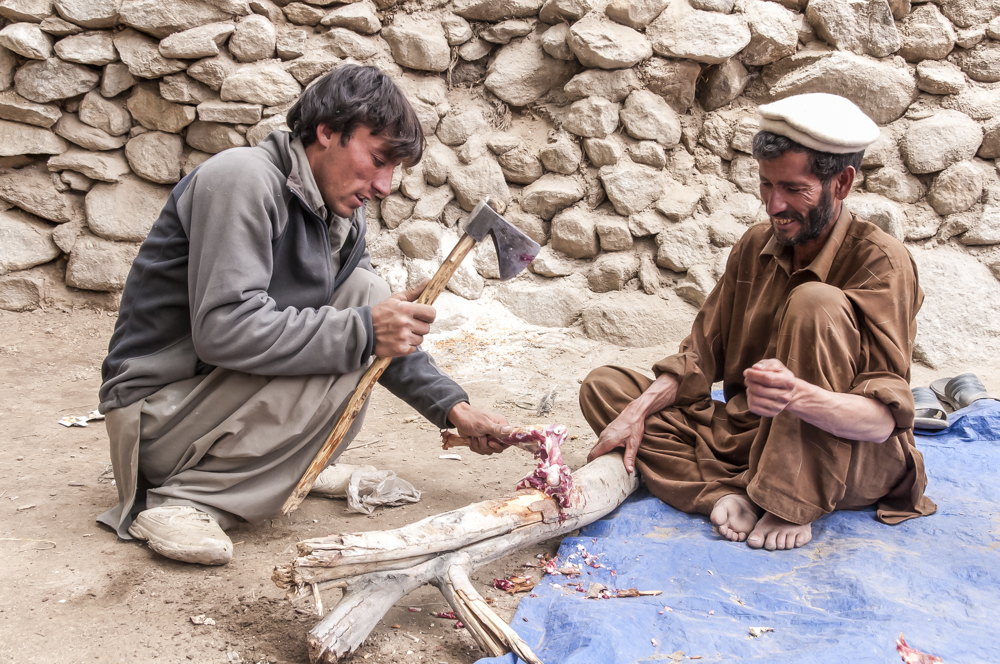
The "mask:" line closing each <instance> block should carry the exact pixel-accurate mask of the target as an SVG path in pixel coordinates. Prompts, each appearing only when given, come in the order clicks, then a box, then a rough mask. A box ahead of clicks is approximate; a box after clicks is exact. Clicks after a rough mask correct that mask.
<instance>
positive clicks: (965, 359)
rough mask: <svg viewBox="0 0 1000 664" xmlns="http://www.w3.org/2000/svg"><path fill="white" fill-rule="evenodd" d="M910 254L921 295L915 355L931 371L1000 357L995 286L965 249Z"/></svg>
mask: <svg viewBox="0 0 1000 664" xmlns="http://www.w3.org/2000/svg"><path fill="white" fill-rule="evenodd" d="M911 251H912V252H913V257H914V259H915V260H916V262H917V269H918V270H919V271H920V287H921V288H922V289H923V291H924V304H923V306H922V307H921V308H920V312H919V313H918V314H917V339H916V342H915V344H914V349H913V354H914V356H915V357H916V358H918V359H920V360H921V361H923V362H925V363H927V364H929V365H930V366H931V367H935V368H945V367H967V366H968V367H973V366H976V365H977V364H980V363H982V365H986V366H988V364H989V363H990V362H994V361H995V359H996V357H997V354H998V353H1000V320H998V319H997V317H996V316H995V315H994V312H995V311H997V308H998V307H1000V283H998V282H997V280H996V279H995V278H994V277H993V275H992V274H990V271H989V269H988V268H987V267H986V266H985V265H983V264H982V263H981V262H979V260H977V259H976V257H975V256H970V255H969V254H968V253H966V252H964V251H959V250H957V249H953V248H951V247H938V248H935V249H933V250H927V249H924V250H920V249H916V248H913V249H911ZM959 293H960V294H961V297H956V294H959ZM949 375H950V374H949Z"/></svg>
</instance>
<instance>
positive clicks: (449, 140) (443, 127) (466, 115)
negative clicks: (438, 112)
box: [437, 108, 489, 145]
mask: <svg viewBox="0 0 1000 664" xmlns="http://www.w3.org/2000/svg"><path fill="white" fill-rule="evenodd" d="M488 130H489V125H488V124H487V123H486V119H485V118H484V117H483V113H482V111H480V110H479V109H478V108H470V109H467V110H460V109H457V108H456V109H455V110H454V111H452V112H451V113H449V114H448V115H446V116H444V117H443V118H441V123H440V124H439V125H438V129H437V137H438V138H439V139H440V140H441V142H442V143H444V144H445V145H461V144H462V143H465V142H466V141H467V140H469V138H470V137H471V136H476V135H479V136H481V135H483V134H485V133H486V132H487V131H488Z"/></svg>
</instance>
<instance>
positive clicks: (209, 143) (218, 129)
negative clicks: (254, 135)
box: [184, 120, 247, 154]
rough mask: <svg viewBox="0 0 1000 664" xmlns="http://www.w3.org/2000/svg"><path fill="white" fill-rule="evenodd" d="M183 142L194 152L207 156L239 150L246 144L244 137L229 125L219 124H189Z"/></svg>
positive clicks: (198, 122)
mask: <svg viewBox="0 0 1000 664" xmlns="http://www.w3.org/2000/svg"><path fill="white" fill-rule="evenodd" d="M184 140H185V141H186V142H187V144H188V145H190V146H191V147H193V148H194V149H195V150H201V151H202V152H206V153H208V154H217V153H219V152H222V151H223V150H229V149H230V148H239V147H243V146H244V145H246V144H247V140H246V138H245V136H244V135H243V134H241V133H239V132H238V131H236V130H235V129H233V128H232V127H231V126H229V125H225V124H221V123H219V122H202V121H201V120H198V121H195V122H192V123H191V126H190V127H188V130H187V135H186V136H185V137H184Z"/></svg>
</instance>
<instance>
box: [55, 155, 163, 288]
mask: <svg viewBox="0 0 1000 664" xmlns="http://www.w3.org/2000/svg"><path fill="white" fill-rule="evenodd" d="M172 189H173V188H172V187H169V186H164V185H160V184H153V183H151V182H147V181H145V180H143V179H142V178H139V177H136V176H134V175H128V176H125V177H124V178H122V179H121V181H120V182H116V183H114V184H104V183H100V184H96V185H94V188H93V189H91V190H90V192H89V193H88V194H87V198H86V206H87V225H88V226H90V230H92V231H93V232H94V233H96V234H97V235H99V236H101V237H103V238H105V239H108V240H122V241H126V242H142V241H143V240H145V239H146V235H147V234H148V233H149V229H150V228H152V227H153V222H154V221H156V219H157V217H159V216H160V210H162V209H163V206H164V204H166V202H167V197H169V196H170V192H171V191H172ZM77 246H79V243H78V244H77ZM75 251H76V249H75V248H74V252H75ZM81 288H82V287H81ZM96 290H102V289H96Z"/></svg>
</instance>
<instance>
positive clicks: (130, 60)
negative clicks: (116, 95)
mask: <svg viewBox="0 0 1000 664" xmlns="http://www.w3.org/2000/svg"><path fill="white" fill-rule="evenodd" d="M114 45H115V48H116V49H117V50H118V55H119V57H120V58H121V59H122V62H124V63H125V66H127V67H128V70H129V73H131V74H132V75H133V76H138V77H139V78H160V77H161V76H166V75H168V74H175V73H177V72H179V71H183V70H184V69H186V68H187V63H186V62H183V61H182V60H177V59H175V58H165V57H163V55H161V54H160V46H159V44H158V43H157V42H156V40H154V39H150V38H149V37H147V36H146V35H144V34H142V33H140V32H136V31H135V30H131V29H127V30H122V31H121V32H119V33H117V34H115V36H114Z"/></svg>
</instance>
